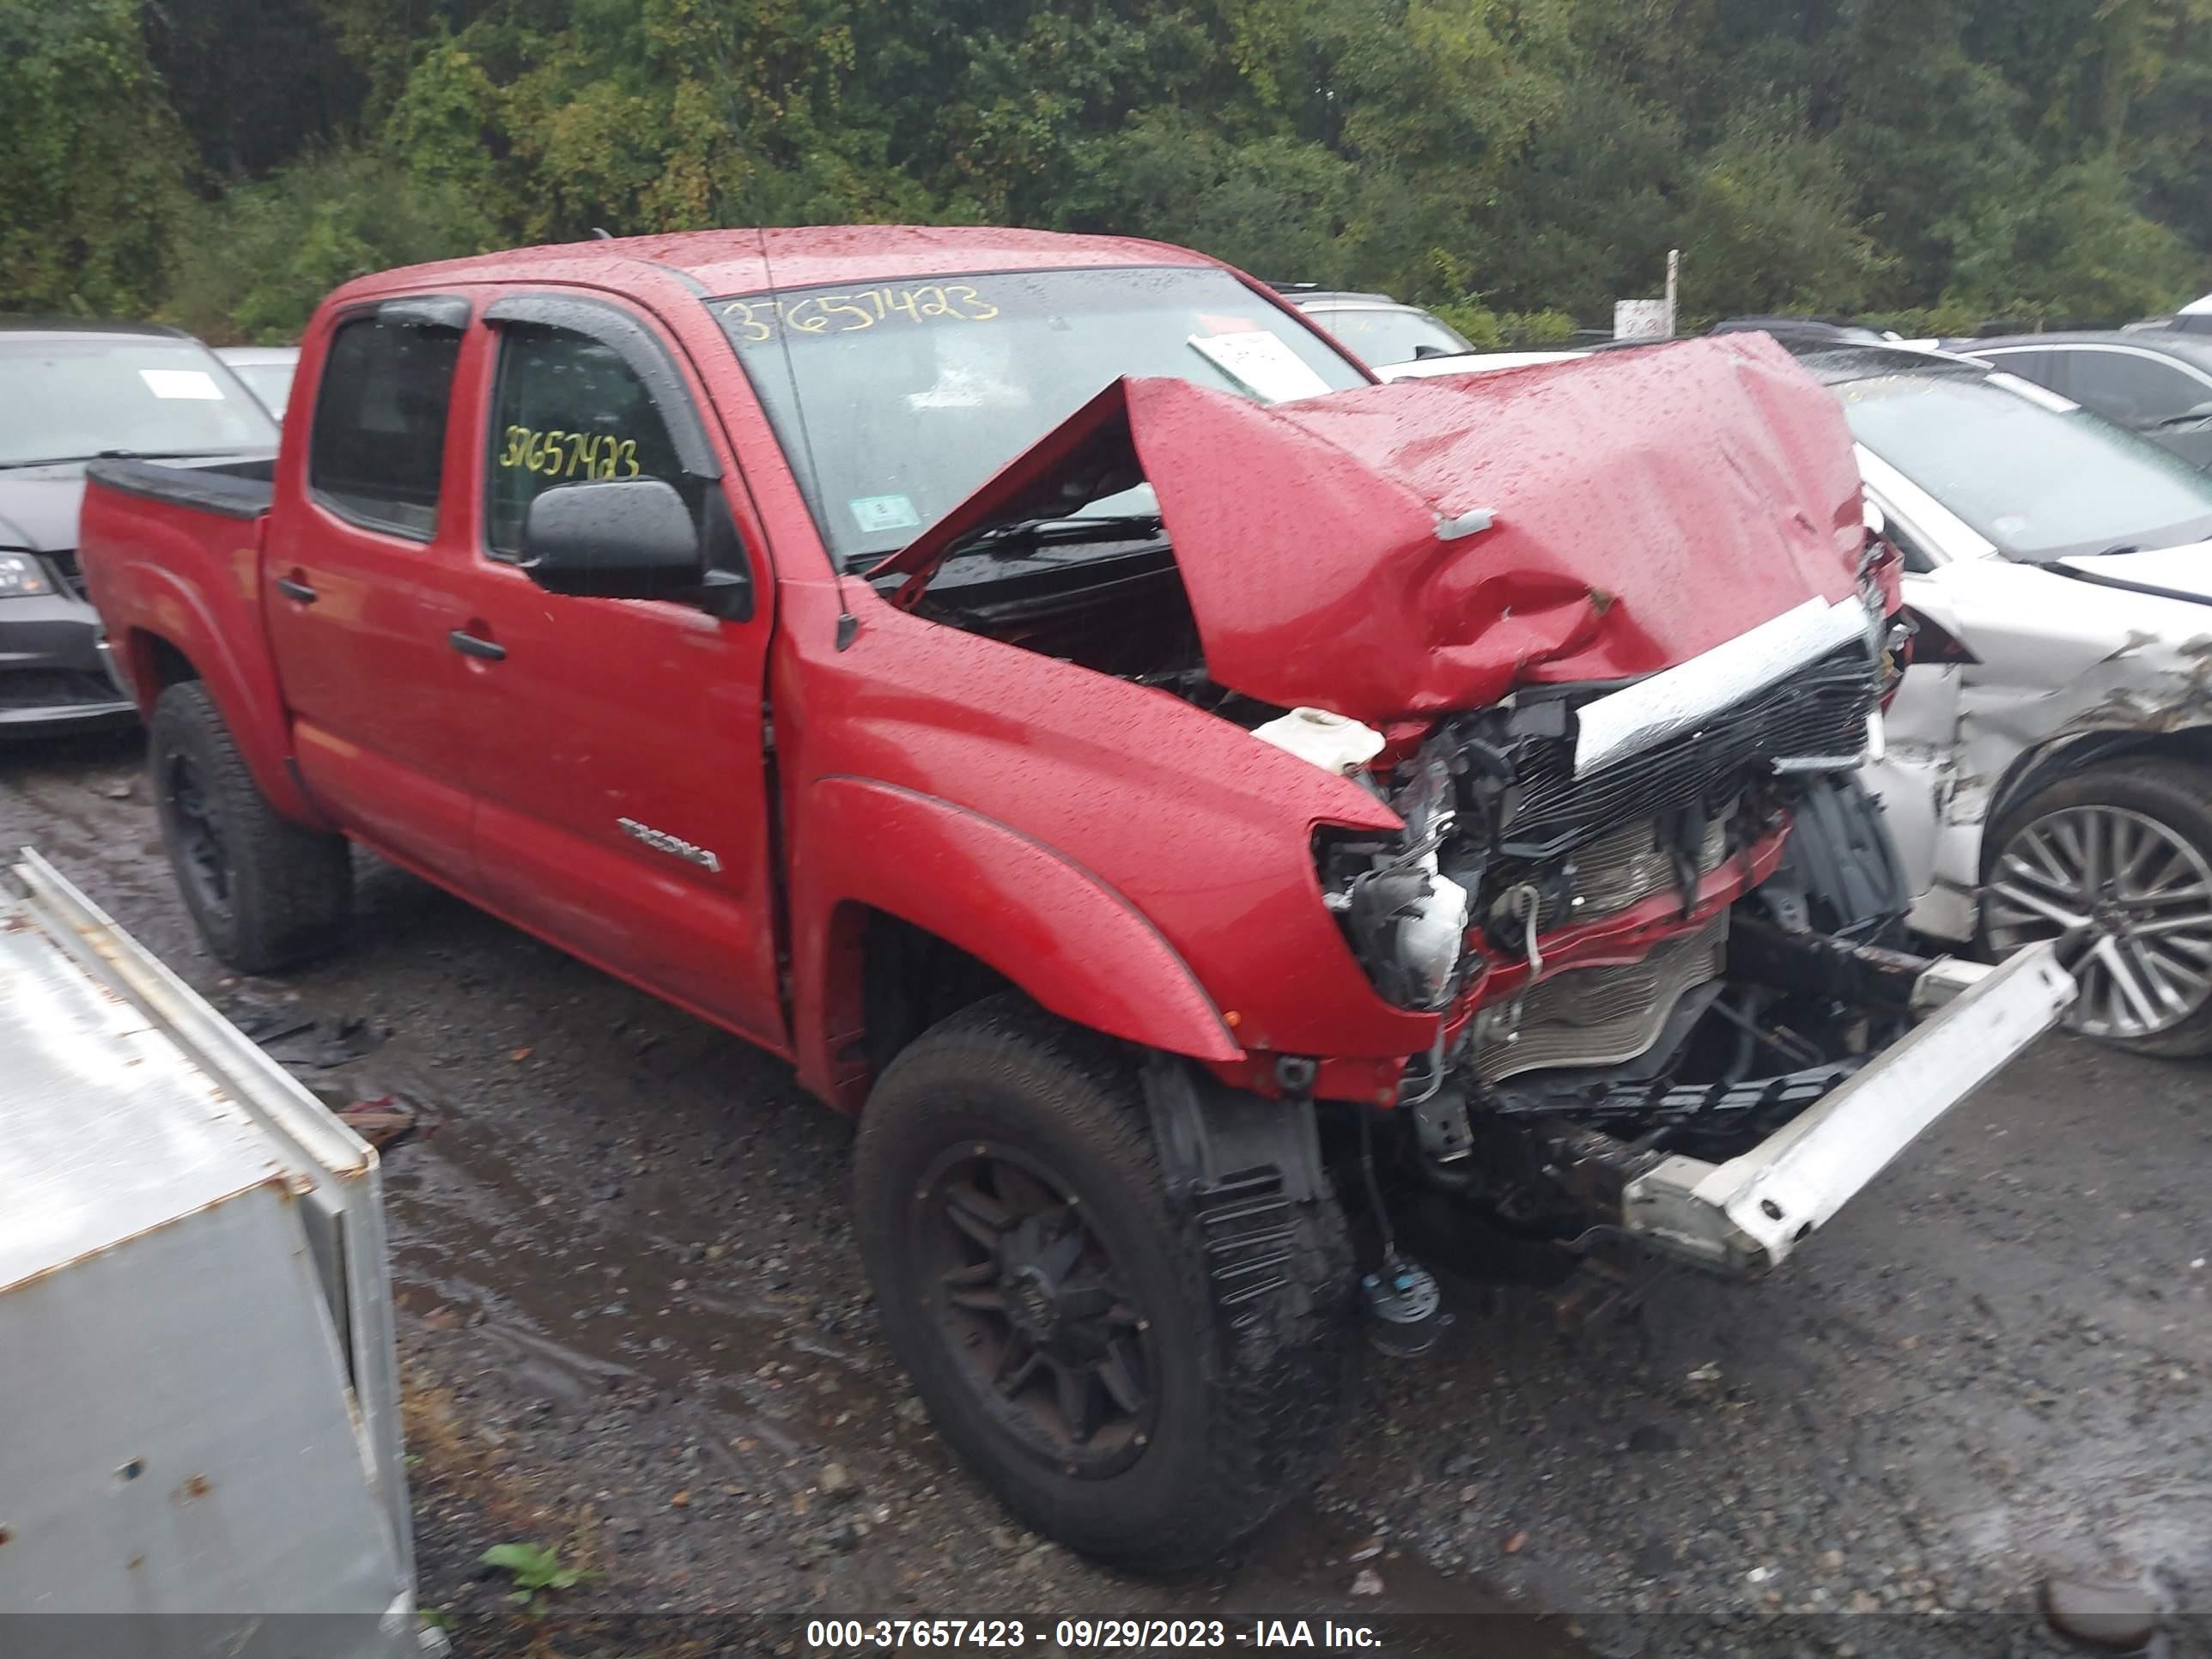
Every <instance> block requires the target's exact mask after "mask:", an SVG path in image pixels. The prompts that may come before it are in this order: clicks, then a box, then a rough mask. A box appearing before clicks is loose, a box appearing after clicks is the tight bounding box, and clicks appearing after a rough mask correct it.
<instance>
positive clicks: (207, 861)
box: [147, 680, 353, 974]
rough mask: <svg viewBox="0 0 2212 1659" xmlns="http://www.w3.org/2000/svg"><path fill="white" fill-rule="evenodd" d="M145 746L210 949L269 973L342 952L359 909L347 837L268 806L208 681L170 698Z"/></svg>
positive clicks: (165, 840) (166, 836)
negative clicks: (337, 947)
mask: <svg viewBox="0 0 2212 1659" xmlns="http://www.w3.org/2000/svg"><path fill="white" fill-rule="evenodd" d="M147 748H148V753H149V767H150V769H151V773H152V781H153V795H154V804H155V812H156V814H157V815H158V816H159V817H160V818H161V841H162V844H163V845H164V846H166V847H167V848H168V852H169V863H170V865H171V866H172V867H173V869H174V870H175V872H176V876H177V886H178V889H179V891H180V892H181V893H182V894H183V895H184V900H185V908H186V909H187V910H189V911H190V912H191V917H192V921H193V922H194V923H195V924H197V927H198V928H199V930H200V937H201V938H202V939H204V940H205V941H206V942H207V947H208V949H209V950H210V951H212V952H213V953H214V954H215V955H216V957H218V958H219V959H220V960H222V962H224V963H228V965H229V966H231V967H233V968H235V969H238V970H239V971H240V973H246V974H266V973H272V972H274V971H276V969H282V968H289V967H291V966H293V965H295V963H301V962H303V961H305V960H307V958H308V957H313V956H316V955H319V954H320V953H321V952H323V951H326V950H328V949H329V948H330V947H331V945H333V944H335V943H336V942H337V938H338V936H339V935H340V934H341V933H343V930H344V927H345V923H346V921H347V919H348V917H349V916H350V915H351V914H352V911H353V860H352V856H351V854H350V852H349V849H348V848H347V846H346V841H345V837H344V836H334V835H328V834H325V833H323V832H320V831H318V830H313V829H307V828H305V827H303V826H302V825H300V824H297V823H293V822H292V821H291V820H290V819H289V818H287V817H282V816H280V815H279V814H278V812H277V811H276V809H275V808H274V807H272V806H271V805H270V804H269V801H268V799H267V798H266V797H265V796H264V795H263V794H262V793H261V789H260V787H259V786H258V784H256V783H255V782H254V781H253V775H252V772H250V771H249V770H247V769H246V760H245V757H243V756H241V755H240V753H239V752H238V744H236V742H235V741H234V740H233V738H232V737H231V735H230V728H229V726H227V725H225V724H224V723H223V718H222V713H221V711H220V710H218V709H217V708H216V705H215V699H214V698H213V697H211V696H209V695H208V692H207V688H206V686H205V685H204V684H202V683H201V682H200V681H198V680H186V681H184V682H182V683H180V684H176V685H173V686H171V687H169V688H168V690H166V691H164V692H162V693H161V700H160V701H159V702H156V703H155V705H154V719H153V722H152V726H151V730H150V732H149V741H148V744H147Z"/></svg>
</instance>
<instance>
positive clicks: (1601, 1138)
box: [1319, 599, 2073, 1275]
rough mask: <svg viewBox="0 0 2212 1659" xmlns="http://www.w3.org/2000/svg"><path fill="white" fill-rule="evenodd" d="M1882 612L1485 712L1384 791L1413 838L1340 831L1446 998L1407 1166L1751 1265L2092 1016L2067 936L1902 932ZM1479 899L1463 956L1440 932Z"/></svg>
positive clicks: (1353, 874) (1359, 882)
mask: <svg viewBox="0 0 2212 1659" xmlns="http://www.w3.org/2000/svg"><path fill="white" fill-rule="evenodd" d="M1878 619H1879V612H1878V611H1875V612H1869V609H1868V608H1867V607H1866V605H1863V604H1862V603H1861V602H1860V601H1858V600H1857V599H1851V600H1845V601H1843V602H1841V603H1838V604H1837V605H1825V604H1821V603H1819V602H1815V603H1814V604H1812V605H1808V606H1807V607H1801V608H1800V610H1799V611H1797V612H1796V613H1792V614H1790V615H1785V617H1781V618H1778V619H1777V620H1776V623H1774V624H1771V625H1770V626H1769V627H1768V628H1766V629H1755V630H1753V631H1752V632H1751V633H1748V634H1747V635H1743V636H1741V637H1740V638H1739V640H1737V641H1731V642H1729V644H1728V645H1727V646H1725V647H1723V648H1722V649H1721V650H1720V651H1718V652H1716V653H1712V655H1713V657H1714V659H1716V660H1713V661H1705V660H1701V659H1692V662H1691V663H1689V664H1686V665H1683V666H1682V669H1681V670H1680V671H1668V672H1667V673H1662V674H1659V675H1655V676H1652V677H1650V678H1646V679H1644V680H1643V681H1640V682H1638V683H1637V684H1635V685H1632V686H1630V687H1626V688H1618V689H1613V690H1608V689H1607V688H1605V687H1602V686H1580V687H1577V686H1559V687H1547V688H1541V689H1539V690H1523V691H1522V692H1519V693H1516V695H1515V696H1513V697H1511V698H1510V699H1509V701H1508V702H1507V703H1506V705H1505V706H1504V707H1501V708H1496V709H1491V710H1486V711H1482V712H1480V713H1479V714H1466V715H1459V716H1455V717H1453V718H1451V719H1449V720H1444V721H1443V722H1441V723H1439V724H1438V725H1437V727H1436V728H1435V729H1434V730H1433V732H1431V734H1430V735H1429V736H1428V737H1427V738H1426V739H1425V741H1424V742H1423V743H1422V744H1420V745H1419V747H1418V749H1416V750H1414V751H1413V753H1412V754H1411V755H1410V756H1409V757H1407V760H1406V761H1405V762H1403V763H1401V765H1400V766H1399V767H1397V768H1396V769H1395V771H1394V772H1393V773H1392V774H1391V775H1390V778H1389V782H1388V783H1387V784H1386V785H1385V786H1384V793H1385V795H1386V798H1387V799H1389V801H1390V804H1391V805H1392V806H1393V807H1394V808H1395V810H1396V811H1398V812H1399V814H1400V816H1401V817H1403V818H1404V819H1405V820H1406V823H1407V830H1406V833H1405V835H1404V836H1403V837H1402V838H1400V839H1398V840H1395V841H1392V842H1384V841H1382V840H1379V839H1377V838H1375V837H1365V838H1353V837H1338V836H1328V835H1327V834H1326V833H1325V834H1324V836H1323V839H1322V845H1321V847H1320V848H1319V857H1320V860H1321V863H1322V870H1323V872H1324V878H1323V885H1324V890H1325V892H1327V893H1328V896H1329V902H1330V903H1331V906H1332V908H1333V909H1334V910H1335V911H1336V913H1337V915H1339V918H1340V921H1341V922H1342V923H1343V926H1344V928H1345V933H1346V939H1347V940H1348V941H1349V942H1350V944H1351V945H1352V948H1353V950H1354V951H1355V952H1357V953H1358V955H1359V956H1360V958H1361V960H1362V962H1363V963H1364V964H1365V965H1366V966H1367V967H1368V969H1369V972H1370V977H1371V978H1372V979H1373V980H1374V981H1375V983H1376V987H1377V989H1378V990H1380V991H1382V992H1383V994H1386V995H1392V996H1395V997H1398V998H1401V999H1406V998H1410V997H1413V996H1416V995H1420V994H1426V995H1427V996H1428V997H1429V998H1431V1000H1429V1001H1427V1002H1425V1003H1421V1004H1412V1003H1409V1006H1434V1007H1439V1008H1443V1009H1445V1010H1446V1011H1447V1012H1446V1013H1445V1018H1444V1019H1443V1026H1442V1030H1441V1031H1440V1034H1439V1037H1438V1041H1437V1046H1436V1048H1434V1049H1433V1050H1432V1051H1431V1053H1430V1054H1427V1055H1425V1056H1420V1057H1419V1058H1417V1060H1415V1062H1414V1064H1413V1066H1410V1067H1409V1069H1408V1072H1407V1077H1406V1079H1405V1082H1404V1084H1403V1085H1402V1088H1401V1097H1400V1100H1399V1102H1398V1109H1397V1110H1396V1111H1395V1113H1393V1114H1390V1115H1389V1116H1390V1117H1391V1118H1392V1121H1394V1123H1395V1126H1396V1127H1397V1130H1398V1134H1397V1143H1398V1146H1397V1150H1398V1155H1399V1159H1398V1161H1399V1168H1400V1170H1401V1172H1402V1173H1403V1174H1404V1175H1405V1176H1407V1177H1409V1178H1410V1179H1411V1180H1412V1181H1413V1182H1415V1183H1417V1184H1418V1185H1419V1187H1421V1188H1425V1189H1427V1190H1430V1191H1432V1192H1437V1193H1441V1194H1446V1195H1448V1196H1449V1197H1450V1198H1452V1199H1455V1200H1461V1201H1463V1202H1466V1203H1468V1204H1470V1205H1474V1206H1478V1207H1479V1208H1480V1210H1481V1211H1482V1212H1484V1213H1485V1214H1486V1216H1487V1217H1489V1218H1494V1219H1498V1220H1502V1221H1503V1222H1504V1223H1505V1224H1506V1225H1509V1226H1510V1227H1512V1228H1513V1229H1515V1230H1516V1231H1520V1232H1522V1233H1523V1234H1526V1235H1528V1236H1530V1237H1538V1238H1543V1239H1548V1240H1550V1241H1553V1242H1555V1243H1577V1244H1583V1245H1588V1244H1590V1243H1595V1242H1597V1241H1601V1240H1602V1239H1605V1238H1607V1237H1621V1236H1626V1237H1633V1238H1636V1239H1638V1240H1640V1241H1641V1242H1643V1243H1646V1244H1648V1245H1650V1246H1651V1247H1653V1248H1655V1249H1660V1250H1662V1251H1663V1252H1665V1253H1668V1254H1670V1255H1675V1256H1679V1257H1682V1258H1685V1259H1687V1260H1689V1261H1693V1262H1696V1263H1697V1264H1699V1265H1700V1266H1703V1267H1709V1268H1711V1269H1714V1270H1717V1271H1721V1272H1724V1273H1732V1274H1737V1275H1749V1274H1753V1273H1759V1272H1763V1271H1765V1270H1767V1269H1769V1268H1771V1267H1774V1266H1777V1265H1778V1264H1779V1263H1780V1262H1781V1261H1783V1260H1784V1258H1785V1257H1786V1256H1787V1255H1789V1253H1790V1250H1791V1249H1794V1248H1795V1246H1796V1243H1798V1242H1799V1241H1801V1240H1802V1238H1804V1237H1807V1236H1808V1235H1809V1234H1810V1233H1811V1232H1812V1231H1814V1229H1815V1228H1816V1227H1818V1226H1819V1225H1821V1224H1822V1223H1823V1222H1825V1221H1826V1220H1827V1219H1828V1218H1829V1217H1830V1216H1831V1215H1832V1214H1833V1213H1834V1212H1836V1210H1837V1209H1838V1208H1839V1207H1840V1206H1841V1205H1842V1204H1843V1202H1844V1200H1847V1199H1848V1198H1849V1197H1850V1195H1851V1194H1854V1193H1856V1192H1857V1191H1858V1190H1859V1188H1862V1187H1863V1185H1864V1184H1865V1183H1866V1182H1867V1181H1869V1180H1870V1179H1871V1178H1872V1177H1873V1176H1874V1175H1875V1173H1877V1172H1878V1171H1879V1170H1881V1168H1882V1167H1883V1166H1884V1165H1885V1164H1887V1162H1888V1161H1889V1160H1890V1158H1892V1157H1893V1156H1894V1155H1895V1154H1896V1153H1897V1152H1899V1151H1900V1150H1901V1149H1902V1148H1903V1147H1904V1146H1905V1145H1906V1144H1908V1143H1909V1142H1910V1141H1911V1139H1913V1138H1914V1137H1916V1136H1917V1134H1918V1133H1920V1132H1921V1131H1922V1130H1923V1129H1925V1128H1926V1127H1928V1125H1929V1124H1930V1123H1932V1122H1933V1121H1935V1120H1936V1118H1937V1117H1939V1116H1940V1115H1942V1113H1943V1112H1944V1111H1946V1110H1948V1109H1949V1107H1950V1106H1952V1105H1954V1104H1955V1103H1957V1102H1958V1101H1959V1100H1960V1099H1962V1098H1963V1097H1965V1095H1966V1093H1968V1092H1969V1091H1971V1090H1972V1088H1973V1087H1974V1086H1976V1085H1978V1084H1979V1083H1980V1082H1981V1081H1982V1080H1984V1079H1985V1078H1987V1077H1988V1076H1989V1075H1990V1073H1993V1072H1995V1071H1996V1069H1997V1068H1998V1067H2000V1066H2002V1065H2003V1064H2004V1063H2005V1062H2006V1061H2007V1060H2009V1059H2010V1058H2011V1057H2012V1056H2013V1055H2014V1054H2016V1053H2017V1052H2018V1051H2019V1050H2020V1048H2021V1047H2023V1046H2024V1045H2025V1044H2026V1043H2027V1042H2029V1041H2032V1040H2033V1037H2034V1036H2037V1035H2039V1033H2040V1032H2041V1031H2043V1030H2045V1029H2046V1028H2047V1027H2048V1026H2049V1025H2050V1024H2051V1023H2052V1022H2053V1021H2054V1020H2055V1019H2056V1018H2057V1017H2058V1016H2059V1015H2060V1014H2061V1013H2062V1012H2063V1010H2064V1008H2065V1007H2066V1006H2067V1004H2068V1003H2069V1001H2070V1000H2071V997H2072V994H2073V988H2072V984H2071V981H2069V979H2068V977H2067V975H2065V974H2064V973H2063V971H2061V970H2060V969H2057V966H2056V965H2055V963H2053V962H2052V961H2051V957H2050V956H2049V954H2048V953H2047V952H2038V953H2034V954H2033V955H2032V956H2029V957H2016V958H2015V959H2014V960H2013V961H2012V962H2009V963H2007V964H2006V965H2005V966H2004V967H2003V968H2002V969H1997V970H1995V971H1994V972H1992V971H1991V970H1989V969H1984V968H1981V967H1979V966H1978V965H1977V964H1972V963H1959V962H1955V961H1952V960H1949V959H1944V960H1940V961H1929V960H1927V959H1925V958H1922V957H1914V956H1911V955H1908V954H1905V953H1904V952H1902V951H1897V950H1894V949H1892V948H1889V945H1890V942H1891V941H1892V940H1893V939H1895V938H1896V937H1897V936H1898V935H1899V931H1900V930H1899V925H1898V924H1899V921H1900V919H1901V916H1902V913H1903V909H1904V905H1905V894H1904V890H1903V887H1902V884H1901V882H1900V881H1899V878H1898V874H1897V871H1896V868H1895V865H1894V858H1893V854H1892V853H1891V852H1890V850H1889V846H1888V842H1887V836H1886V833H1885V831H1884V830H1883V829H1882V826H1881V820H1880V817H1879V814H1878V811H1877V809H1875V808H1874V807H1873V805H1871V803H1870V801H1869V799H1868V798H1867V797H1866V795H1865V794H1864V792H1863V789H1862V788H1861V787H1860V786H1859V785H1858V783H1857V776H1856V768H1857V762H1858V758H1859V756H1860V753H1861V751H1862V750H1863V747H1864V745H1865V744H1866V743H1867V741H1868V731H1869V726H1868V720H1869V714H1870V713H1871V712H1872V711H1873V709H1874V708H1875V705H1876V702H1877V701H1878V699H1879V697H1880V695H1881V689H1882V665H1881V658H1880V654H1879V650H1878V648H1877V647H1876V646H1875V642H1874V635H1873V628H1874V624H1875V623H1876V622H1877V621H1878ZM1762 635H1763V636H1764V637H1762ZM1793 823H1795V824H1796V829H1795V832H1794V834H1793V833H1792V832H1791V825H1792V824H1793ZM1394 903H1395V904H1396V906H1397V908H1395V910H1394V909H1393V908H1391V907H1392V906H1393V904H1394ZM1462 906H1463V907H1464V908H1466V909H1467V911H1468V914H1469V916H1470V922H1471V925H1470V927H1469V929H1468V933H1467V934H1466V937H1465V949H1464V951H1463V952H1462V953H1461V954H1459V955H1458V956H1456V957H1454V958H1452V959H1450V960H1449V962H1447V961H1445V960H1443V958H1442V957H1441V955H1440V954H1439V953H1438V952H1437V951H1434V950H1433V949H1432V948H1428V949H1424V948H1422V946H1423V945H1426V943H1427V942H1428V941H1429V940H1430V939H1431V937H1432V935H1431V921H1432V918H1433V916H1434V915H1435V913H1436V912H1437V910H1438V909H1439V908H1442V909H1443V910H1445V911H1447V912H1449V911H1453V910H1455V909H1457V908H1461V907H1462ZM1394 922H1395V931H1394V929H1393V926H1392V924H1393V923H1394ZM1416 941H1419V944H1416V943H1415V942H1416Z"/></svg>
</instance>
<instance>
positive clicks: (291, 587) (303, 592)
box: [276, 576, 322, 605]
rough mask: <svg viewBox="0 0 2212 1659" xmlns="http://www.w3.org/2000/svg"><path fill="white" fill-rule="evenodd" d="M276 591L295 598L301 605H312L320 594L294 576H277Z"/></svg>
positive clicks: (288, 597) (286, 596) (287, 597)
mask: <svg viewBox="0 0 2212 1659" xmlns="http://www.w3.org/2000/svg"><path fill="white" fill-rule="evenodd" d="M276 591H277V592H279V593H282V594H283V596H284V597H285V598H286V599H297V600H299V602H300V603H301V605H313V603H314V602H315V601H316V600H317V599H319V598H321V597H322V596H321V595H320V594H319V593H317V592H315V590H314V589H313V588H312V587H310V586H307V583H305V582H303V581H301V580H299V578H297V577H296V576H279V577H278V578H277V579H276Z"/></svg>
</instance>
